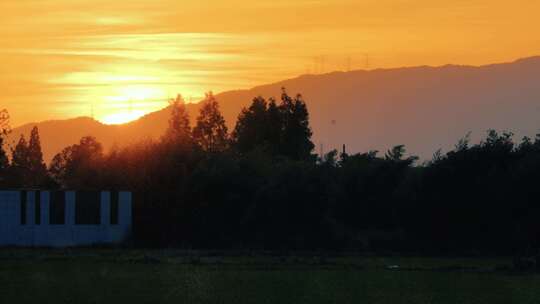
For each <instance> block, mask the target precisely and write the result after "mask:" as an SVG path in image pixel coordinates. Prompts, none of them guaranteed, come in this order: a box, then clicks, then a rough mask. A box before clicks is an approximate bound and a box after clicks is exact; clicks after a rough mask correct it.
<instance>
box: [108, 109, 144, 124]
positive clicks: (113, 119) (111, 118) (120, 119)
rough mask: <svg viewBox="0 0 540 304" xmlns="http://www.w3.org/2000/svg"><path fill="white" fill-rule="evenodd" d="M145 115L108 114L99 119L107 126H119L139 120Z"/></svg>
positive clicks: (135, 113)
mask: <svg viewBox="0 0 540 304" xmlns="http://www.w3.org/2000/svg"><path fill="white" fill-rule="evenodd" d="M145 114H147V113H146V112H145V111H130V112H120V113H114V114H109V115H107V116H105V117H104V118H102V119H101V121H102V122H103V123H104V124H107V125H120V124H125V123H128V122H130V121H133V120H136V119H139V118H141V117H142V116H144V115H145Z"/></svg>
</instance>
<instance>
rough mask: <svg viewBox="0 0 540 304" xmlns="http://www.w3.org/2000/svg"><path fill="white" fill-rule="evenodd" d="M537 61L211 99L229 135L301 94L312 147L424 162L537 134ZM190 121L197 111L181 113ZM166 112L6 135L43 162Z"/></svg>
mask: <svg viewBox="0 0 540 304" xmlns="http://www.w3.org/2000/svg"><path fill="white" fill-rule="evenodd" d="M539 78H540V57H531V58H526V59H520V60H517V61H514V62H511V63H502V64H493V65H486V66H480V67H474V66H457V65H447V66H441V67H428V66H420V67H408V68H395V69H378V70H371V71H365V70H358V71H351V72H333V73H328V74H323V75H303V76H300V77H297V78H293V79H288V80H284V81H280V82H276V83H273V84H268V85H263V86H257V87H254V88H252V89H249V90H237V91H228V92H224V93H220V94H217V95H216V98H217V100H218V101H219V102H220V104H221V110H222V112H223V115H224V117H225V119H226V121H227V124H228V125H229V127H230V129H232V128H233V126H234V124H235V122H236V118H237V116H238V114H239V113H240V110H241V108H242V107H244V106H247V105H248V104H249V103H250V102H251V100H252V99H253V97H255V96H258V95H261V96H263V97H271V96H275V97H279V94H280V92H281V88H282V87H285V88H287V91H288V92H289V93H290V94H291V95H293V94H296V93H301V94H302V95H303V96H304V99H305V100H306V102H307V105H308V108H309V111H310V116H311V117H310V121H311V126H312V129H313V131H314V138H313V139H314V143H315V144H316V145H317V152H319V149H320V148H319V145H320V144H321V143H322V145H323V149H324V151H326V152H327V151H329V150H330V149H332V148H338V147H341V145H342V144H346V145H347V150H348V152H360V151H367V150H380V151H383V150H386V149H388V148H389V147H391V146H393V145H397V144H405V145H406V147H407V149H408V151H410V152H411V153H413V154H416V155H419V156H420V157H421V158H422V159H429V158H430V157H431V155H432V153H433V152H434V151H436V150H437V149H439V148H441V149H443V151H446V150H449V149H451V148H453V146H454V144H455V143H456V142H457V141H458V140H459V139H460V138H462V137H463V136H465V135H466V134H467V133H468V132H472V139H473V141H474V140H477V139H479V138H481V137H483V136H484V135H485V131H486V130H487V129H490V128H493V129H497V130H509V131H512V132H514V133H515V134H516V136H517V137H521V136H523V135H528V136H534V135H535V134H536V133H537V132H538V131H539V130H540V86H538V83H537V82H538V79H539ZM187 108H188V111H189V112H190V115H191V118H192V120H193V119H194V118H195V117H196V116H197V114H198V110H199V104H189V105H188V106H187ZM168 117H169V109H168V108H165V109H163V110H160V111H157V112H154V113H150V114H148V115H146V116H144V117H141V118H140V119H138V120H136V121H133V122H130V123H128V124H124V125H104V124H102V123H100V122H97V121H95V120H93V119H90V118H84V117H83V118H76V119H69V120H57V121H46V122H40V123H31V124H26V125H24V126H21V127H18V128H15V129H14V130H13V133H12V135H11V137H12V139H13V138H18V136H20V134H26V135H27V136H28V134H29V133H30V129H31V128H32V127H33V126H34V125H37V126H38V127H39V129H40V133H41V138H42V144H43V150H44V156H45V160H46V161H49V160H50V159H51V158H52V157H53V156H54V154H55V153H57V152H59V151H60V150H61V149H62V148H64V147H66V146H68V145H71V144H74V143H75V142H77V141H78V140H79V139H80V138H81V137H82V136H85V135H93V136H95V137H97V139H98V140H99V141H100V142H102V143H103V144H104V146H105V147H106V148H110V147H112V146H113V145H114V144H117V145H119V146H122V145H125V144H128V143H132V142H135V141H138V140H142V139H144V138H158V137H159V136H160V135H161V134H162V133H163V132H164V130H165V128H166V126H167V121H168Z"/></svg>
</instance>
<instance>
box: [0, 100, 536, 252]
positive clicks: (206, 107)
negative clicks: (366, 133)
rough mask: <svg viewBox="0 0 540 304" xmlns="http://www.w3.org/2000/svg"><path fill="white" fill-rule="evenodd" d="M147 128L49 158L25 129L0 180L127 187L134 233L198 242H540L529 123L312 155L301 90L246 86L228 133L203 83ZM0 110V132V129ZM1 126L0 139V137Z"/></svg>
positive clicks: (289, 246) (366, 245) (152, 241)
mask: <svg viewBox="0 0 540 304" xmlns="http://www.w3.org/2000/svg"><path fill="white" fill-rule="evenodd" d="M170 109H171V116H170V120H169V127H168V129H167V130H166V132H165V133H164V134H163V136H162V137H161V138H160V139H158V140H146V141H143V142H140V143H138V144H134V145H130V146H127V147H123V148H113V149H112V150H111V151H107V152H106V151H104V149H103V147H102V145H101V144H100V143H99V142H98V140H97V139H95V138H93V137H84V138H82V139H81V140H80V142H79V143H77V144H75V145H72V146H70V147H66V148H65V149H63V150H62V151H61V152H60V153H58V154H57V155H56V156H55V157H54V159H53V160H52V162H51V164H50V165H49V166H48V167H47V166H45V164H44V162H43V156H42V153H41V144H40V139H39V132H38V130H37V128H34V130H32V133H31V135H30V139H29V140H28V141H26V140H25V138H24V137H21V138H20V140H19V142H18V143H17V145H16V146H15V147H14V148H12V149H11V151H10V152H11V154H10V155H11V157H8V153H6V151H5V149H1V148H0V186H1V187H6V188H27V187H34V188H35V187H37V188H39V187H46V188H57V189H99V190H103V189H121V190H131V191H133V192H134V194H135V195H134V213H133V214H134V231H133V243H134V244H136V245H139V246H160V247H163V246H168V247H169V246H174V247H182V248H208V249H271V250H302V249H326V250H359V251H370V252H372V251H376V252H385V251H388V252H393V251H398V252H411V253H412V252H414V253H441V254H445V253H455V254H458V253H460V254H481V253H482V254H523V253H534V252H537V251H538V249H539V248H540V221H538V218H539V217H540V202H539V197H540V187H538V185H537V183H538V181H539V180H540V135H537V136H536V138H534V139H531V138H527V137H525V138H523V139H522V140H521V141H520V142H519V143H515V142H514V141H513V139H512V138H513V134H511V133H508V132H505V133H502V134H499V133H497V132H496V131H493V130H490V131H489V132H488V134H487V136H486V138H485V139H484V140H482V141H481V142H480V143H477V144H471V143H470V141H469V138H468V136H466V137H465V138H463V139H462V140H460V141H459V142H458V143H457V144H456V146H455V148H454V149H453V150H452V151H450V152H448V153H444V154H443V153H441V152H440V151H438V152H436V153H435V154H434V156H433V159H432V160H431V161H429V162H425V163H422V164H418V158H417V157H414V156H408V157H407V156H406V150H405V147H404V146H403V145H398V146H395V147H394V148H392V149H390V150H389V151H386V152H385V153H382V154H381V153H379V152H377V151H368V152H364V153H356V154H348V153H346V151H341V153H340V152H338V151H331V152H329V153H327V154H325V155H316V154H314V153H313V150H314V145H313V142H312V141H311V136H312V132H311V128H310V125H309V113H308V109H307V106H306V102H305V101H304V100H303V98H302V96H300V95H297V96H294V97H291V96H289V95H288V94H287V92H286V91H285V90H283V92H282V94H281V96H280V98H279V99H278V100H275V99H273V98H269V99H265V98H263V97H256V98H254V99H253V102H252V104H251V105H250V106H249V107H247V108H245V109H243V110H242V112H241V113H240V115H239V116H238V119H237V122H236V126H235V128H234V129H233V130H232V131H231V132H229V130H228V129H227V127H226V124H225V120H224V118H223V116H222V115H221V113H220V109H219V103H218V102H217V100H216V98H215V97H214V96H213V95H212V94H211V93H209V94H207V96H206V98H205V100H204V101H203V105H202V108H201V110H200V113H198V116H197V117H196V119H195V120H194V126H191V124H190V122H191V119H190V117H189V113H187V111H186V107H185V105H184V103H183V100H182V98H181V97H180V96H178V97H177V98H176V99H175V100H172V101H171V107H170ZM2 113H3V114H2V115H1V116H0V117H4V118H3V119H0V130H2V134H3V135H5V134H6V133H7V127H6V124H5V123H2V121H4V122H5V121H7V120H6V119H7V117H8V116H7V112H2ZM2 138H4V136H0V147H2V146H3V145H2Z"/></svg>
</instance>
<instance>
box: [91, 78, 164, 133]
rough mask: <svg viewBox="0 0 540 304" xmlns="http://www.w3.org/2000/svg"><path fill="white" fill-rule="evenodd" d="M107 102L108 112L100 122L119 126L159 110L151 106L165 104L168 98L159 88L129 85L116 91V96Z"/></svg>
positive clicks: (110, 96) (108, 98)
mask: <svg viewBox="0 0 540 304" xmlns="http://www.w3.org/2000/svg"><path fill="white" fill-rule="evenodd" d="M105 100H106V104H105V106H106V108H107V110H106V111H105V114H104V115H103V116H102V118H101V119H100V121H101V122H103V123H105V124H109V125H117V124H124V123H128V122H130V121H133V120H136V119H139V118H140V117H142V116H144V115H146V114H148V113H149V112H152V111H155V110H157V109H156V108H154V107H153V106H151V105H162V104H165V102H166V101H167V96H166V94H165V92H164V90H162V89H160V88H158V87H149V86H140V85H127V86H122V87H119V88H118V89H116V90H115V91H114V95H109V96H106V97H105ZM158 108H161V106H158Z"/></svg>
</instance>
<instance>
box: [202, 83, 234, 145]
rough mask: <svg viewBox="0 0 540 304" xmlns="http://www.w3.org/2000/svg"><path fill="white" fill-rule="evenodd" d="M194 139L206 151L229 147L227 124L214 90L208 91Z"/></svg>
mask: <svg viewBox="0 0 540 304" xmlns="http://www.w3.org/2000/svg"><path fill="white" fill-rule="evenodd" d="M193 139H194V140H195V142H196V143H197V144H198V145H199V146H200V147H201V148H202V149H203V150H204V151H208V152H220V151H224V150H225V149H226V148H227V144H228V138H227V126H226V125H225V119H224V118H223V115H221V112H220V111H219V104H218V102H217V100H216V99H215V97H214V95H213V94H212V92H209V93H207V94H206V98H205V100H204V101H203V105H202V108H201V110H200V113H199V116H198V117H197V124H196V125H195V128H194V129H193Z"/></svg>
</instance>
